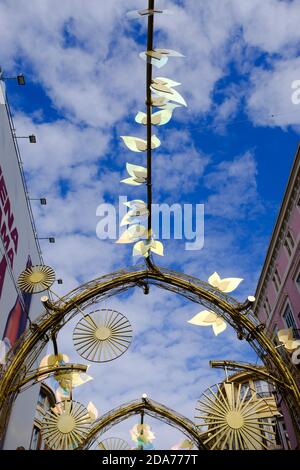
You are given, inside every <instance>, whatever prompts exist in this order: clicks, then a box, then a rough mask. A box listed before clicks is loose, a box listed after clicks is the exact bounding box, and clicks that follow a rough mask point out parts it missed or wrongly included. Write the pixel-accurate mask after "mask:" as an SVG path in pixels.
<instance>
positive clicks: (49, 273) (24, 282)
mask: <svg viewBox="0 0 300 470" xmlns="http://www.w3.org/2000/svg"><path fill="white" fill-rule="evenodd" d="M54 281H55V272H54V271H53V269H52V268H50V267H49V266H43V265H37V266H30V267H29V268H27V269H25V271H23V272H22V273H21V274H20V276H19V279H18V287H19V288H20V289H21V291H23V292H26V293H27V294H38V293H39V292H43V291H44V290H46V289H50V287H51V286H52V284H53V282H54Z"/></svg>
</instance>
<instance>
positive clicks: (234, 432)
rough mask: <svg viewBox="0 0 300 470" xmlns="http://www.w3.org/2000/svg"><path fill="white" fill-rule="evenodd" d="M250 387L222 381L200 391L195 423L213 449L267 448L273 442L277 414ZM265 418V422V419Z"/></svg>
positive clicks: (204, 439) (204, 440) (205, 441)
mask: <svg viewBox="0 0 300 470" xmlns="http://www.w3.org/2000/svg"><path fill="white" fill-rule="evenodd" d="M249 390H250V389H249V387H242V386H241V384H236V383H234V382H225V383H222V384H217V385H213V386H212V387H210V388H209V389H207V390H206V392H204V393H203V395H202V396H201V398H200V399H199V401H198V403H197V406H196V410H197V414H196V416H195V418H196V424H197V426H198V427H199V428H200V430H202V431H203V433H204V436H203V443H204V444H206V445H207V446H208V447H209V448H210V449H212V450H213V449H215V450H224V449H230V450H246V449H255V450H261V449H268V448H270V447H272V446H274V444H275V432H274V426H275V424H274V422H273V420H271V419H270V418H272V417H273V416H274V415H276V414H278V412H277V411H276V409H275V408H273V409H272V408H271V406H270V405H269V404H268V402H267V401H266V400H264V399H262V398H259V396H257V394H255V392H254V391H253V393H252V394H251V396H250V399H249ZM265 420H267V421H265Z"/></svg>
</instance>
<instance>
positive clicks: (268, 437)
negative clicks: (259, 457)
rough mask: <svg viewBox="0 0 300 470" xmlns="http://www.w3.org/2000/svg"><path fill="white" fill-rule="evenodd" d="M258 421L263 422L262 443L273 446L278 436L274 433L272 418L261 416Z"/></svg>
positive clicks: (261, 427) (261, 425)
mask: <svg viewBox="0 0 300 470" xmlns="http://www.w3.org/2000/svg"><path fill="white" fill-rule="evenodd" d="M258 421H259V422H260V423H261V424H260V425H259V427H260V429H261V431H260V432H261V437H262V444H263V445H264V446H266V447H273V446H274V445H276V444H277V442H276V436H274V434H273V432H274V427H273V426H272V420H271V419H270V418H259V419H258ZM268 431H269V432H268Z"/></svg>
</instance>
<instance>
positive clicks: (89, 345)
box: [73, 309, 132, 362]
mask: <svg viewBox="0 0 300 470" xmlns="http://www.w3.org/2000/svg"><path fill="white" fill-rule="evenodd" d="M131 338H132V327H131V324H130V322H129V321H128V320H127V318H126V317H125V316H124V315H122V314H121V313H119V312H117V311H115V310H110V309H106V310H95V311H94V312H91V313H89V314H87V315H85V316H84V317H83V318H82V319H81V320H80V321H79V322H78V323H77V325H76V327H75V329H74V332H73V341H74V345H75V348H76V349H77V352H78V354H80V355H81V356H82V357H83V358H84V359H87V360H88V361H91V362H108V361H112V360H114V359H116V358H117V357H119V356H121V355H122V354H124V352H125V351H126V350H127V349H128V347H129V345H130V343H131Z"/></svg>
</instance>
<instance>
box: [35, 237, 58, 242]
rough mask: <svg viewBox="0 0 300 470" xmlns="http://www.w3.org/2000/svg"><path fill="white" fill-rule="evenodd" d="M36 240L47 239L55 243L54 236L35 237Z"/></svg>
mask: <svg viewBox="0 0 300 470" xmlns="http://www.w3.org/2000/svg"><path fill="white" fill-rule="evenodd" d="M37 240H48V241H49V243H55V238H54V237H37Z"/></svg>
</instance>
